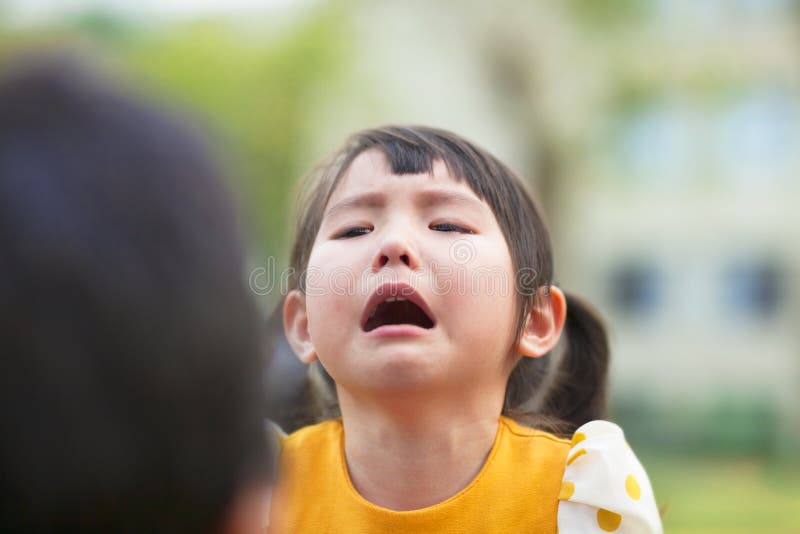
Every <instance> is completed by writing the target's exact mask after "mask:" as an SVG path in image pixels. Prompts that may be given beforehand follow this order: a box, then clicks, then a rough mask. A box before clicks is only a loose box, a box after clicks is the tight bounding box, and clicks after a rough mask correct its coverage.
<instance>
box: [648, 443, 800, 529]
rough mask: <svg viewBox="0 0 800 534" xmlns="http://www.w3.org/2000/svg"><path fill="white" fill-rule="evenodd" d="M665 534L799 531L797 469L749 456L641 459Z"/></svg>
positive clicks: (799, 501)
mask: <svg viewBox="0 0 800 534" xmlns="http://www.w3.org/2000/svg"><path fill="white" fill-rule="evenodd" d="M640 458H641V460H642V463H643V464H644V465H645V467H646V469H647V471H648V475H649V477H650V481H651V483H652V485H653V490H654V491H655V494H656V501H657V503H658V505H659V508H660V509H661V510H662V515H663V517H662V519H663V523H664V531H665V532H669V533H672V534H752V533H758V534H784V533H789V532H800V516H799V515H798V513H797V510H800V466H798V464H796V463H793V464H792V463H789V464H771V463H769V462H765V461H764V460H763V459H759V458H752V457H734V458H731V457H719V456H701V457H698V456H678V455H674V454H672V455H664V454H656V455H641V454H640Z"/></svg>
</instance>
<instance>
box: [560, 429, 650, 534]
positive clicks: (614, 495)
mask: <svg viewBox="0 0 800 534" xmlns="http://www.w3.org/2000/svg"><path fill="white" fill-rule="evenodd" d="M558 499H559V503H558V532H559V534H592V533H595V532H597V533H603V532H616V533H618V534H650V533H653V534H661V533H662V532H663V529H662V526H661V518H660V517H659V513H658V508H657V507H656V501H655V496H654V495H653V488H652V487H651V486H650V480H649V479H648V478H647V473H645V471H644V468H643V467H642V464H641V463H639V460H638V459H637V458H636V455H635V454H634V453H633V451H632V450H631V448H630V447H629V446H628V443H627V442H626V441H625V435H624V434H623V433H622V429H621V428H620V427H618V426H617V425H615V424H614V423H609V422H608V421H592V422H590V423H586V424H585V425H583V426H581V427H580V428H578V430H577V431H576V432H575V435H574V437H573V438H572V448H571V449H570V451H569V454H568V455H567V466H566V469H565V470H564V479H563V481H562V482H561V493H560V495H559V497H558Z"/></svg>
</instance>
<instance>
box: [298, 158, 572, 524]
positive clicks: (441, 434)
mask: <svg viewBox="0 0 800 534" xmlns="http://www.w3.org/2000/svg"><path fill="white" fill-rule="evenodd" d="M513 280H514V279H513V267H512V262H511V256H510V253H509V249H508V245H507V243H506V240H505V238H504V236H503V234H502V231H501V230H500V228H499V226H498V224H497V220H496V218H495V217H494V214H493V213H492V211H491V209H490V208H489V206H488V205H487V204H486V203H485V202H483V201H481V200H480V199H479V198H478V197H477V196H476V195H475V193H473V192H472V190H471V189H470V188H469V187H468V186H467V185H466V184H465V183H461V182H458V181H457V180H455V179H454V178H453V177H451V176H450V175H449V173H448V171H447V168H446V166H444V165H443V164H441V163H435V164H434V167H433V171H432V172H431V173H430V174H415V175H403V176H397V175H394V174H392V172H391V169H390V167H389V165H388V163H387V161H386V159H385V157H384V156H383V155H382V154H381V153H380V152H378V151H375V150H371V151H366V152H364V153H363V154H361V155H359V156H358V157H357V158H356V159H355V160H354V161H353V163H352V165H351V166H350V168H349V169H348V171H347V173H346V174H345V176H344V177H343V179H342V181H341V183H340V184H339V185H338V187H337V189H336V190H335V191H334V193H333V195H332V197H331V199H330V201H329V203H328V206H327V207H326V209H325V215H324V218H323V221H322V225H321V227H320V230H319V233H318V235H317V237H316V241H315V243H314V247H313V249H312V252H311V256H310V259H309V265H308V275H307V289H306V294H305V295H304V294H303V293H300V292H299V291H293V292H292V293H290V294H289V295H288V296H287V299H286V301H285V305H284V324H285V327H286V332H287V337H288V338H289V341H290V343H291V345H292V347H293V349H294V350H295V352H296V354H297V355H298V357H299V358H300V359H301V360H302V361H304V362H306V363H309V362H311V361H313V360H314V359H316V358H319V359H320V360H321V362H322V364H323V365H324V366H325V369H326V370H327V371H328V373H329V374H330V375H331V376H332V377H333V378H334V380H335V381H336V384H337V393H338V396H339V403H340V407H341V410H342V417H343V424H344V428H345V456H346V459H347V464H348V470H349V473H350V477H351V479H352V481H353V484H354V486H355V487H356V489H357V490H358V491H359V493H361V495H362V496H363V497H364V498H366V499H367V500H369V501H371V502H373V503H375V504H378V505H380V506H384V507H387V508H391V509H395V510H409V509H416V508H422V507H425V506H429V505H432V504H435V503H437V502H440V501H442V500H444V499H447V498H448V497H450V496H452V495H454V494H455V493H457V492H458V491H459V490H461V489H462V488H464V487H465V486H466V485H468V484H469V482H470V481H471V480H472V478H473V477H474V476H475V474H476V473H477V472H478V471H479V470H480V468H481V466H482V465H483V462H484V460H485V458H486V455H487V454H488V452H489V450H490V449H491V446H492V443H493V441H494V437H495V434H496V431H497V424H498V417H499V415H500V412H501V409H502V405H503V397H504V393H505V385H506V381H507V379H508V375H509V373H510V371H511V369H512V368H513V366H514V365H515V363H516V361H517V358H518V357H519V356H518V355H519V354H521V355H523V356H530V357H536V356H541V355H543V354H546V353H547V352H548V351H549V350H550V349H551V348H552V347H553V346H554V345H555V343H556V342H557V340H558V337H559V335H560V333H561V330H562V329H563V325H564V318H565V315H566V304H565V300H564V296H563V294H562V292H561V291H560V290H558V288H555V287H554V288H552V290H551V292H550V297H549V299H545V300H546V301H547V302H546V305H545V306H543V307H542V308H541V309H538V308H537V309H535V310H534V311H533V312H532V313H531V315H530V316H529V319H528V321H527V323H526V327H525V328H524V331H523V334H522V337H521V339H519V340H515V339H513V334H514V326H515V325H514V320H515V313H514V312H515V301H516V296H515V294H514V284H513ZM387 281H392V282H399V283H406V284H408V285H409V286H411V287H413V288H414V289H415V290H416V292H417V293H418V295H419V296H420V297H421V298H422V299H424V301H425V303H426V305H427V306H428V308H429V309H430V311H431V315H432V319H433V320H434V322H435V325H434V327H433V328H431V329H428V330H424V329H420V328H413V327H412V328H410V329H409V328H406V329H400V330H402V331H398V332H395V333H388V334H387V333H385V332H384V334H383V335H379V334H378V331H377V330H376V331H373V332H371V333H367V332H365V331H364V330H363V329H362V318H363V317H364V314H365V309H366V308H367V303H368V301H369V299H370V297H371V296H372V294H373V293H374V291H375V290H376V288H377V287H378V286H379V285H380V284H381V283H383V282H387ZM368 312H369V310H366V313H368Z"/></svg>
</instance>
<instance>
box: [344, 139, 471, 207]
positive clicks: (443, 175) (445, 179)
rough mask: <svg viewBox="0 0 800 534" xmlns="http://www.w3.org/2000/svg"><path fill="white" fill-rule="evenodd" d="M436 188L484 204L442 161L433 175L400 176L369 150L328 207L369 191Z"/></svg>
mask: <svg viewBox="0 0 800 534" xmlns="http://www.w3.org/2000/svg"><path fill="white" fill-rule="evenodd" d="M429 187H435V188H437V189H453V190H457V191H459V192H461V193H463V194H467V195H469V196H472V197H474V198H475V199H476V200H478V202H481V203H484V202H483V201H482V200H481V199H480V198H479V197H478V196H477V195H476V194H475V193H474V192H473V191H472V189H470V187H469V186H468V185H467V183H466V181H464V180H461V181H459V180H456V179H455V178H454V177H453V176H452V175H451V174H450V171H449V169H448V168H447V165H446V164H445V163H444V162H443V161H441V160H434V162H433V166H432V169H431V172H429V173H428V172H423V173H420V174H403V175H397V174H395V173H393V172H392V168H391V165H390V163H389V160H388V158H387V157H386V155H384V153H383V152H381V151H380V150H378V149H370V150H366V151H364V152H362V153H361V154H359V155H358V156H357V157H356V158H355V159H354V160H353V162H352V163H351V164H350V167H348V169H347V171H345V173H344V175H343V176H342V178H341V180H340V181H339V183H338V185H337V186H336V188H335V189H334V191H333V194H332V195H331V197H330V200H329V201H328V205H333V204H334V203H336V201H337V200H339V199H342V198H345V197H349V196H351V195H353V194H356V193H360V192H364V191H369V190H386V189H397V190H415V189H424V188H429Z"/></svg>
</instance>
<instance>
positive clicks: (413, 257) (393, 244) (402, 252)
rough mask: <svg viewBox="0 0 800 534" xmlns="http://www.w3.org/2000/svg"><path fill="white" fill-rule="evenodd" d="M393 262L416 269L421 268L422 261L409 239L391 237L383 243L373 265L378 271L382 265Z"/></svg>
mask: <svg viewBox="0 0 800 534" xmlns="http://www.w3.org/2000/svg"><path fill="white" fill-rule="evenodd" d="M392 264H395V265H397V266H399V265H400V264H403V265H405V266H406V267H408V268H409V269H411V270H415V269H417V268H419V266H420V261H419V257H418V255H417V253H416V252H415V251H414V250H413V248H412V247H411V246H410V245H409V244H408V242H407V241H405V240H402V239H399V238H396V237H390V238H388V239H386V240H385V241H384V242H383V243H382V244H381V248H380V250H379V251H378V254H377V255H376V256H375V261H373V265H372V266H373V268H374V270H375V271H378V270H379V269H381V268H382V267H385V266H387V265H389V266H391V265H392Z"/></svg>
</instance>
